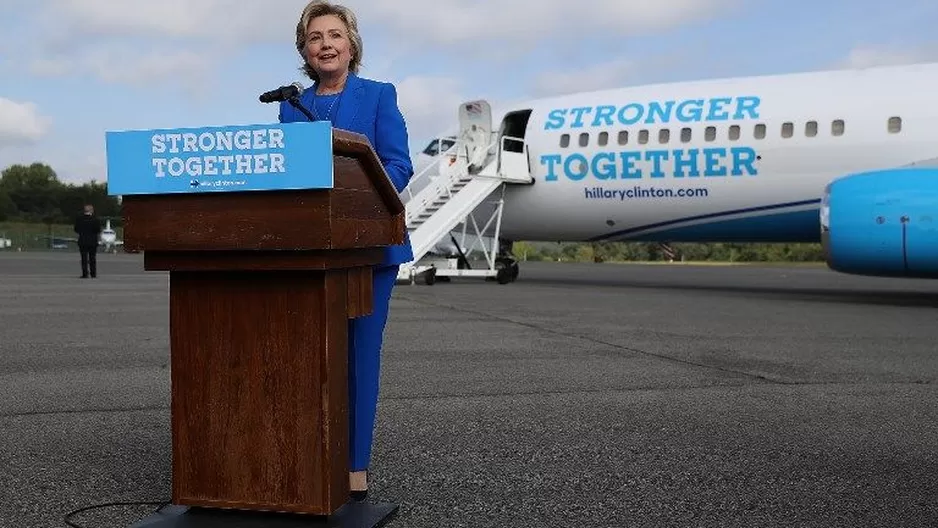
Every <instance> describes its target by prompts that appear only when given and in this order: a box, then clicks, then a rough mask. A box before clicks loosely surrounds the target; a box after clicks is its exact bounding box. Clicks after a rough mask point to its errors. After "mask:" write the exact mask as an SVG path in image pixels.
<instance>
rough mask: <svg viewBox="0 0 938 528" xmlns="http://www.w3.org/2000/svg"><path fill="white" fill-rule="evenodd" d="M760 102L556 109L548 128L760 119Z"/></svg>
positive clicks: (745, 98)
mask: <svg viewBox="0 0 938 528" xmlns="http://www.w3.org/2000/svg"><path fill="white" fill-rule="evenodd" d="M760 104H762V100H761V99H760V98H759V97H755V96H740V97H711V98H708V99H685V100H668V101H651V102H646V103H635V102H633V103H628V104H624V105H599V106H595V107H593V106H578V107H574V108H556V109H554V110H551V111H550V112H548V113H547V122H546V123H544V130H560V129H563V128H567V127H569V128H583V127H602V126H605V127H614V126H632V125H652V124H661V123H671V122H674V121H677V122H678V123H694V122H700V121H728V120H731V119H732V120H742V119H758V118H759V105H760Z"/></svg>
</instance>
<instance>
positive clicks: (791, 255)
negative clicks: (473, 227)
mask: <svg viewBox="0 0 938 528" xmlns="http://www.w3.org/2000/svg"><path fill="white" fill-rule="evenodd" d="M512 253H513V254H514V256H515V258H517V259H519V260H522V261H543V260H547V261H568V262H669V261H671V262H682V261H686V262H823V261H824V253H823V250H822V248H821V245H820V244H795V243H792V244H785V243H773V244H756V243H740V244H733V243H710V244H699V243H672V244H659V243H657V242H594V243H543V242H542V243H537V242H516V243H515V244H513V247H512Z"/></svg>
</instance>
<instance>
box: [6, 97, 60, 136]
mask: <svg viewBox="0 0 938 528" xmlns="http://www.w3.org/2000/svg"><path fill="white" fill-rule="evenodd" d="M50 126H51V122H50V120H49V118H47V117H44V116H42V115H40V114H39V112H38V110H37V107H36V105H35V104H34V103H28V102H26V103H20V102H16V101H12V100H10V99H5V98H3V97H0V148H2V147H5V146H13V145H24V144H30V143H35V142H37V141H39V140H40V139H42V137H43V136H45V135H46V133H47V132H48V131H49V128H50Z"/></svg>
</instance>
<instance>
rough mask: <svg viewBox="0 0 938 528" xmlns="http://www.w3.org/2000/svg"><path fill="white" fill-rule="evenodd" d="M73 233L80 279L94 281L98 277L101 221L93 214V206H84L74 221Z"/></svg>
mask: <svg viewBox="0 0 938 528" xmlns="http://www.w3.org/2000/svg"><path fill="white" fill-rule="evenodd" d="M75 232H76V233H78V251H79V252H80V253H81V278H83V279H87V278H88V277H89V276H90V277H91V278H92V279H94V278H96V277H97V276H98V238H99V237H100V236H101V221H100V220H98V217H97V216H96V215H95V214H94V206H92V205H85V210H84V212H83V213H82V214H80V215H78V218H76V219H75ZM89 272H90V273H89Z"/></svg>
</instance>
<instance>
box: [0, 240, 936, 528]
mask: <svg viewBox="0 0 938 528" xmlns="http://www.w3.org/2000/svg"><path fill="white" fill-rule="evenodd" d="M99 268H100V270H99V273H100V277H99V278H98V279H95V280H80V279H78V275H79V266H78V255H77V253H71V252H68V253H64V254H55V253H31V254H27V253H7V254H0V391H2V396H3V397H2V398H0V526H2V527H17V528H42V527H62V526H66V524H65V522H64V520H63V519H64V517H65V516H66V514H68V513H69V512H71V511H74V510H77V509H80V508H84V507H87V506H93V505H97V504H103V503H108V502H120V501H152V502H155V503H160V502H163V501H168V500H169V499H170V477H171V474H170V445H171V444H170V442H171V438H170V427H169V419H170V414H169V369H168V362H169V350H168V330H169V328H168V308H167V307H168V278H167V275H166V274H164V273H159V272H146V271H144V270H143V264H142V258H141V257H140V256H139V255H123V254H121V255H101V256H100V262H99ZM936 323H938V281H918V280H901V279H882V278H866V277H854V276H847V275H840V274H836V273H834V272H831V271H828V270H826V269H823V268H816V267H769V266H745V267H744V266H721V267H715V266H689V265H648V266H644V265H617V264H561V263H522V267H521V274H520V277H519V279H518V281H517V282H515V283H512V284H507V285H499V284H497V283H495V282H485V281H482V280H479V279H464V280H454V281H453V282H451V283H437V284H435V285H433V286H424V285H419V284H418V285H413V286H403V285H402V286H398V287H396V289H395V293H394V299H393V302H392V311H391V321H390V323H389V326H388V330H387V337H386V348H385V351H384V355H383V359H382V361H383V371H382V372H383V374H382V375H383V378H382V396H381V401H380V404H379V411H378V423H377V429H376V437H375V445H374V455H373V463H372V468H371V473H370V478H371V490H370V496H371V497H373V499H374V500H379V501H391V502H396V503H398V504H400V511H399V512H398V514H397V516H396V517H395V518H394V519H393V520H392V521H391V522H390V523H389V524H388V525H387V526H388V527H389V528H397V527H407V528H424V527H426V528H430V527H432V528H441V527H519V528H520V527H554V526H556V527H568V526H578V527H591V528H592V527H614V528H619V527H622V528H625V527H721V528H722V527H737V526H747V527H748V526H752V527H760V528H766V527H791V526H798V527H814V526H817V527H825V528H830V527H840V526H844V527H848V526H849V527H858V526H883V527H900V526H901V527H926V526H938V405H936V404H938V387H936V380H938V324H936ZM154 508H155V506H154V505H137V506H110V507H103V508H101V509H98V510H91V511H86V512H83V513H81V514H80V515H76V516H75V517H73V518H72V522H73V523H75V524H76V525H79V526H82V527H88V528H91V527H123V526H130V525H132V524H134V523H135V522H137V521H139V520H140V519H142V518H144V517H146V516H148V515H149V514H150V513H151V512H152V511H153V509H154Z"/></svg>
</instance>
